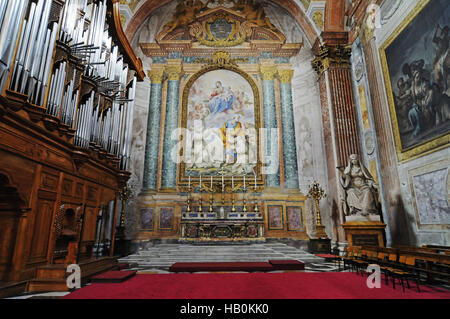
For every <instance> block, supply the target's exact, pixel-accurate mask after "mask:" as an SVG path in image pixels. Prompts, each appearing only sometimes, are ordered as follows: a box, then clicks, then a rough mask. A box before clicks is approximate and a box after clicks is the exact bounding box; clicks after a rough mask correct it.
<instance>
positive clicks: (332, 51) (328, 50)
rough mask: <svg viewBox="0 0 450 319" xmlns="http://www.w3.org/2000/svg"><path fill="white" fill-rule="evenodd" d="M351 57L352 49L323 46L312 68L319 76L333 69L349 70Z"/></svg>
mask: <svg viewBox="0 0 450 319" xmlns="http://www.w3.org/2000/svg"><path fill="white" fill-rule="evenodd" d="M351 55H352V50H351V48H350V47H343V46H339V45H338V46H330V45H323V46H321V47H320V48H319V52H317V53H316V56H317V57H316V58H315V59H314V60H313V61H312V66H313V68H314V69H315V70H316V72H317V73H318V74H319V75H321V74H322V73H323V72H324V71H326V70H327V69H329V68H331V67H333V68H349V67H350V57H351Z"/></svg>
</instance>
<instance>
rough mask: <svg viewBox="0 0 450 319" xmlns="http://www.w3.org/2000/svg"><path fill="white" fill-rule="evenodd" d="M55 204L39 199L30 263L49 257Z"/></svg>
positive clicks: (35, 213) (35, 215) (35, 214)
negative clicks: (48, 250)
mask: <svg viewBox="0 0 450 319" xmlns="http://www.w3.org/2000/svg"><path fill="white" fill-rule="evenodd" d="M53 206H54V202H52V201H49V200H45V199H39V200H38V203H37V209H36V211H35V212H34V223H33V224H34V228H33V239H32V241H31V250H30V261H31V262H33V261H42V260H45V259H46V257H47V249H48V244H49V242H48V241H49V237H50V232H51V228H52V227H51V221H52V214H53Z"/></svg>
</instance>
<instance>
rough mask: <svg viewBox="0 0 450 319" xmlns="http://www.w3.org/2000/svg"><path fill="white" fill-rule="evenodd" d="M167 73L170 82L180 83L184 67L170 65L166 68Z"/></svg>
mask: <svg viewBox="0 0 450 319" xmlns="http://www.w3.org/2000/svg"><path fill="white" fill-rule="evenodd" d="M166 73H167V76H168V78H169V81H179V80H180V77H181V74H182V73H183V67H182V66H181V65H169V66H167V67H166Z"/></svg>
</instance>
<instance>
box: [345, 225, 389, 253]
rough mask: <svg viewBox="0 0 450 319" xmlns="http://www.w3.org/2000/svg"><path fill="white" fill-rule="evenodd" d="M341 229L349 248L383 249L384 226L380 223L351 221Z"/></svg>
mask: <svg viewBox="0 0 450 319" xmlns="http://www.w3.org/2000/svg"><path fill="white" fill-rule="evenodd" d="M343 227H344V229H345V234H346V238H347V242H348V244H349V246H378V247H385V235H384V231H385V228H386V224H384V223H382V222H381V221H351V222H346V223H344V225H343Z"/></svg>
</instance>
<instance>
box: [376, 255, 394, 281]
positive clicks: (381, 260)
mask: <svg viewBox="0 0 450 319" xmlns="http://www.w3.org/2000/svg"><path fill="white" fill-rule="evenodd" d="M387 257H388V254H387V253H385V252H382V251H380V252H378V253H377V263H378V265H379V266H380V270H381V271H382V272H383V274H384V280H385V282H386V285H388V284H389V275H390V272H389V271H390V270H391V269H392V268H391V267H388V266H386V263H387V261H386V260H387Z"/></svg>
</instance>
